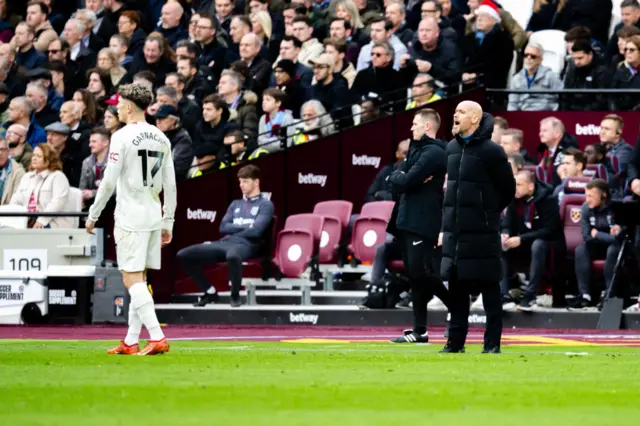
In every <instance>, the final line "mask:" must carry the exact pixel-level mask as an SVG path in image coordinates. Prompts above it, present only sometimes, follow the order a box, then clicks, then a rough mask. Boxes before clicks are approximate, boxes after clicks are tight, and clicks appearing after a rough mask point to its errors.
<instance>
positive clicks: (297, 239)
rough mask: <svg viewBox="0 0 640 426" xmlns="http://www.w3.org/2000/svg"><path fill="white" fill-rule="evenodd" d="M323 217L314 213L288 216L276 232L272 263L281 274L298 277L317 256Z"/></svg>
mask: <svg viewBox="0 0 640 426" xmlns="http://www.w3.org/2000/svg"><path fill="white" fill-rule="evenodd" d="M323 224H324V218H323V217H322V216H320V215H315V214H297V215H293V216H289V217H288V218H287V221H286V222H285V225H284V229H283V230H282V231H280V233H279V234H278V242H277V245H276V254H275V257H274V259H273V263H274V264H275V265H276V266H277V267H278V269H279V270H280V272H281V273H282V275H283V276H285V277H287V278H295V277H299V276H300V275H301V274H302V273H303V272H304V271H305V270H306V269H307V267H308V266H309V264H310V263H311V262H312V261H313V258H314V257H316V256H317V254H318V250H319V247H320V240H321V236H322V227H323Z"/></svg>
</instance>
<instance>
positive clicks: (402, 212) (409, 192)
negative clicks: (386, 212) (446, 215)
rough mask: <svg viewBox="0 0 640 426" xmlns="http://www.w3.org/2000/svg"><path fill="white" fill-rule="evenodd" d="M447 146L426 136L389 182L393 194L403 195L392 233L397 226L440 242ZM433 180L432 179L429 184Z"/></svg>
mask: <svg viewBox="0 0 640 426" xmlns="http://www.w3.org/2000/svg"><path fill="white" fill-rule="evenodd" d="M446 145H447V144H446V142H444V141H441V140H438V139H432V138H430V137H428V136H426V135H425V136H423V137H422V138H420V139H418V140H412V141H411V144H410V145H409V152H408V153H407V158H406V159H405V161H404V162H403V163H402V164H400V166H399V167H398V168H397V169H396V170H394V171H393V172H392V173H391V175H390V176H389V178H388V180H389V182H390V183H391V186H392V188H393V190H394V191H395V192H397V193H398V194H400V200H399V201H398V202H397V203H396V205H397V206H398V207H397V216H395V214H392V221H390V224H392V225H390V228H389V230H390V231H391V230H393V225H395V228H396V229H398V230H400V231H407V232H411V233H413V234H417V235H420V236H422V237H425V238H427V239H429V240H430V241H432V242H433V243H435V242H436V241H437V238H438V233H439V232H440V227H441V225H442V199H443V194H442V187H443V186H444V175H445V173H446V171H447V159H446V156H445V148H446ZM429 177H431V178H432V179H431V180H430V181H428V182H426V183H425V180H426V179H427V178H429ZM394 213H396V209H395V208H394ZM394 216H395V223H394V222H393V218H394Z"/></svg>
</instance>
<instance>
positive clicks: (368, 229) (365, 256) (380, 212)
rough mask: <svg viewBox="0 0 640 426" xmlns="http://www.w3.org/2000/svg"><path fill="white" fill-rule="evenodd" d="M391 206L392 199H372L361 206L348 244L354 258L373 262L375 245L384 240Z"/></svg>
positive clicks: (392, 204) (391, 209)
mask: <svg viewBox="0 0 640 426" xmlns="http://www.w3.org/2000/svg"><path fill="white" fill-rule="evenodd" d="M393 206H394V202H393V201H374V202H372V203H366V204H365V205H364V206H362V210H361V212H360V217H359V218H358V219H356V221H355V222H354V223H353V232H352V235H351V244H350V245H349V250H350V251H351V253H352V254H353V257H354V258H355V259H357V260H358V261H360V262H363V263H365V262H366V263H371V262H373V259H374V257H375V254H376V247H377V246H378V245H380V244H383V243H384V242H385V239H386V235H387V223H388V222H389V219H390V218H391V213H392V211H393Z"/></svg>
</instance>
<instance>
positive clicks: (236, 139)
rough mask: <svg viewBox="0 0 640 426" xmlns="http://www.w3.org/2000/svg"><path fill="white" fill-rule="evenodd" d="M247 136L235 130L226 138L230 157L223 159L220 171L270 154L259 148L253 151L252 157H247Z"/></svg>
mask: <svg viewBox="0 0 640 426" xmlns="http://www.w3.org/2000/svg"><path fill="white" fill-rule="evenodd" d="M245 139H246V137H245V135H244V133H243V132H242V131H241V130H234V131H232V132H230V133H228V134H227V135H225V137H224V145H225V148H226V147H229V149H230V151H231V152H230V155H228V156H227V158H222V159H221V161H220V170H222V169H225V168H227V167H232V166H235V165H236V164H239V163H243V162H244V161H251V160H255V159H256V158H258V157H260V156H261V155H265V154H268V153H269V151H267V150H266V149H264V148H260V147H258V149H256V150H255V151H253V152H252V153H251V154H250V155H248V156H247V157H246V160H245V155H246V153H247V148H246V146H245Z"/></svg>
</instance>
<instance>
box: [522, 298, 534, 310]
mask: <svg viewBox="0 0 640 426" xmlns="http://www.w3.org/2000/svg"><path fill="white" fill-rule="evenodd" d="M535 307H536V301H535V299H529V298H527V297H525V298H524V299H522V300H521V301H520V305H519V306H518V310H520V311H533V310H534V309H535Z"/></svg>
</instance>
